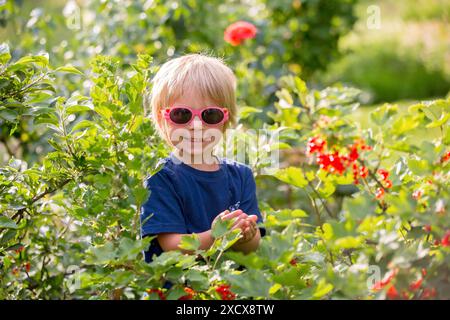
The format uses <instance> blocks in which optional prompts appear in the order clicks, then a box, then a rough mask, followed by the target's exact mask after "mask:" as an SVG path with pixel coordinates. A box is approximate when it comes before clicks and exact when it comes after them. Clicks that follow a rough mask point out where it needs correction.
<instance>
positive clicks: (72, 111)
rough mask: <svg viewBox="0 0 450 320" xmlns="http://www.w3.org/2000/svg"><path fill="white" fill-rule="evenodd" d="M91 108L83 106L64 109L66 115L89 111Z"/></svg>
mask: <svg viewBox="0 0 450 320" xmlns="http://www.w3.org/2000/svg"><path fill="white" fill-rule="evenodd" d="M91 110H92V108H91V107H89V106H83V105H74V106H70V107H67V108H66V112H67V114H72V113H76V112H82V111H91Z"/></svg>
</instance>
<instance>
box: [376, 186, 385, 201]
mask: <svg viewBox="0 0 450 320" xmlns="http://www.w3.org/2000/svg"><path fill="white" fill-rule="evenodd" d="M383 196H384V189H383V188H377V191H376V192H375V197H376V198H377V199H381V198H383Z"/></svg>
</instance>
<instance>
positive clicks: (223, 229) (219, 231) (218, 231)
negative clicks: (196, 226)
mask: <svg viewBox="0 0 450 320" xmlns="http://www.w3.org/2000/svg"><path fill="white" fill-rule="evenodd" d="M232 225H233V220H222V219H220V218H219V219H217V220H216V221H215V223H214V224H213V227H212V232H211V234H212V236H213V237H214V238H220V237H222V236H224V235H225V234H226V233H227V232H228V230H229V229H230V228H231V226H232Z"/></svg>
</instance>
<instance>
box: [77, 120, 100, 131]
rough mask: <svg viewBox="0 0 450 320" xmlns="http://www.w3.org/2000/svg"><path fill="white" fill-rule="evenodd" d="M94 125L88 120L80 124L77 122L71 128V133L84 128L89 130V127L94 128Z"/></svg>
mask: <svg viewBox="0 0 450 320" xmlns="http://www.w3.org/2000/svg"><path fill="white" fill-rule="evenodd" d="M95 126H96V123H95V122H92V121H90V120H81V121H80V122H78V123H77V124H76V125H74V126H73V128H72V131H71V132H72V133H73V132H75V131H77V130H80V129H84V128H89V127H95Z"/></svg>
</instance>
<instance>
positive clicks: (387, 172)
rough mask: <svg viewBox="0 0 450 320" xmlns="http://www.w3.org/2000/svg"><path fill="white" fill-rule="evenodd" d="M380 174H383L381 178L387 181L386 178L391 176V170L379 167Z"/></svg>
mask: <svg viewBox="0 0 450 320" xmlns="http://www.w3.org/2000/svg"><path fill="white" fill-rule="evenodd" d="M378 174H379V175H380V176H381V178H382V179H383V180H384V181H386V179H387V178H388V177H389V171H387V170H384V169H378Z"/></svg>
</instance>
